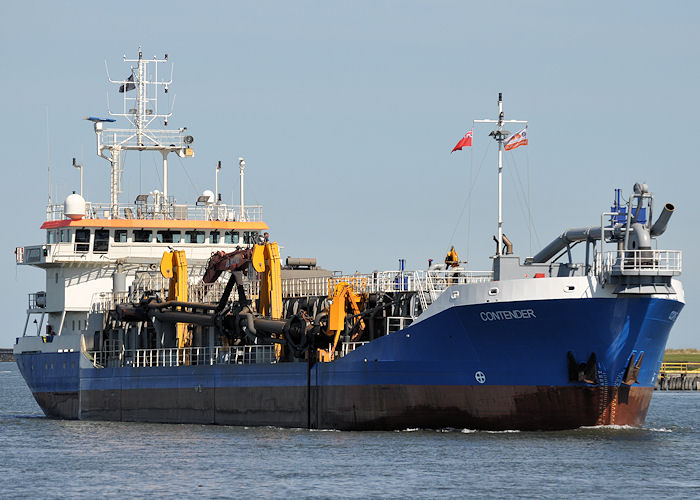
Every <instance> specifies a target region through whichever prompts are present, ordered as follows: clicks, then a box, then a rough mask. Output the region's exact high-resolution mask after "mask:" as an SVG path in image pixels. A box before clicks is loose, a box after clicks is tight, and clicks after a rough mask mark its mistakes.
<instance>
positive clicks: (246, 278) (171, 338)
mask: <svg viewBox="0 0 700 500" xmlns="http://www.w3.org/2000/svg"><path fill="white" fill-rule="evenodd" d="M124 62H125V63H126V64H128V65H129V66H130V69H131V73H130V75H129V77H128V78H126V79H122V80H112V79H111V78H110V77H109V74H108V80H109V82H110V84H112V85H114V87H115V89H117V88H118V92H119V94H120V97H121V98H122V99H123V109H122V110H118V111H121V112H115V113H111V114H110V116H111V117H110V118H100V117H88V118H87V119H88V120H89V121H90V122H92V124H93V127H94V131H95V133H96V137H97V155H98V156H100V157H101V158H103V159H105V160H106V161H108V162H109V164H110V200H109V203H103V204H101V203H95V202H88V201H86V200H85V199H84V198H83V196H82V194H83V193H82V186H81V193H75V192H74V193H72V194H70V195H68V196H67V197H66V199H65V201H64V203H59V204H52V203H51V199H50V198H49V206H48V208H47V211H46V220H45V221H44V223H43V224H42V226H41V228H42V230H43V231H45V232H46V242H45V243H41V244H38V245H32V246H24V247H17V249H16V260H17V264H18V265H22V266H27V265H28V266H34V267H37V268H39V269H42V270H44V271H45V274H46V286H45V290H42V291H38V292H34V293H30V294H29V307H28V309H27V318H26V322H25V328H24V332H23V333H22V335H21V336H19V337H18V338H17V339H16V343H15V345H14V348H13V352H14V355H15V357H16V361H17V365H18V367H19V370H20V371H21V373H22V375H23V377H24V379H25V380H26V383H27V385H28V386H29V389H30V390H31V392H32V394H33V396H34V398H35V399H36V401H37V403H38V404H39V406H40V407H41V409H42V410H43V412H44V413H45V415H46V416H47V417H51V418H59V419H81V420H109V421H137V422H162V423H166V422H174V423H195V424H221V425H243V426H279V427H294V428H308V429H339V430H396V429H406V428H425V429H436V428H438V429H439V428H456V429H464V428H467V429H485V430H504V429H519V430H556V429H573V428H578V427H581V426H598V425H625V426H642V425H643V423H644V420H645V417H646V414H647V410H648V408H649V404H650V401H651V397H652V393H653V389H654V385H655V383H656V380H657V378H658V373H659V369H660V364H661V361H662V356H663V352H664V347H665V345H666V342H667V339H668V336H669V333H670V331H671V328H672V326H673V324H674V322H675V321H676V319H677V317H678V315H679V313H680V311H681V310H682V308H683V306H684V293H683V286H682V284H681V282H680V281H679V279H678V276H679V275H680V273H681V268H682V253H681V251H680V250H662V249H659V243H658V240H659V237H660V236H662V234H663V233H664V232H665V231H666V229H667V226H668V223H669V220H670V218H671V216H672V214H673V212H674V210H675V207H674V206H673V204H671V203H666V204H664V205H663V206H661V207H658V206H657V205H655V202H654V199H655V198H654V195H653V193H652V192H651V191H650V189H649V187H648V186H647V185H645V184H643V183H636V184H634V188H633V190H632V192H631V194H630V195H629V198H628V199H626V200H625V199H623V197H622V193H621V190H619V189H617V190H615V191H614V193H615V195H614V197H613V200H612V202H611V204H610V206H606V207H601V208H602V211H601V217H600V220H599V221H594V222H599V224H596V225H593V226H589V227H581V228H574V229H568V230H566V231H564V232H563V233H562V234H561V235H559V236H558V237H556V238H555V239H553V241H552V242H551V243H550V244H548V245H547V246H546V247H545V248H543V249H542V250H541V251H539V252H538V253H536V254H535V255H533V256H531V257H526V258H522V257H520V256H517V255H515V254H514V253H513V247H512V244H511V243H510V241H509V240H508V238H507V236H506V235H505V234H504V232H503V218H502V189H501V185H502V170H503V163H502V162H503V154H504V151H505V150H506V149H507V145H508V144H509V141H512V139H513V137H514V134H511V133H510V132H508V131H507V130H506V128H505V127H507V126H510V125H512V124H515V125H521V124H525V126H527V122H525V121H518V120H506V119H505V117H504V112H503V100H502V96H501V94H499V97H498V115H497V116H496V118H495V119H493V120H475V121H474V123H486V124H491V125H492V126H493V130H492V131H491V133H490V134H489V137H490V139H489V140H495V141H496V142H497V144H498V218H497V231H498V232H497V236H495V237H494V238H495V240H496V245H495V253H494V255H492V256H491V258H492V268H491V269H490V270H488V271H472V270H468V269H467V268H466V267H465V266H464V265H463V264H464V263H463V262H460V261H459V257H458V256H457V253H456V252H455V251H454V249H453V250H451V251H450V252H449V253H448V255H447V257H446V259H445V263H442V262H440V263H435V264H431V265H430V266H429V267H428V268H427V269H421V270H415V271H411V270H407V269H405V265H404V262H403V261H400V264H399V268H398V269H395V270H389V271H373V272H371V273H367V274H359V273H356V274H354V275H349V276H344V275H342V274H340V273H335V272H331V271H328V270H325V269H323V268H321V267H320V266H319V265H317V262H316V260H315V259H314V258H287V259H286V261H285V262H284V263H283V262H282V259H281V257H280V253H279V250H280V248H279V245H278V243H277V242H275V241H270V240H269V234H268V230H269V228H268V226H267V224H266V223H265V222H264V221H263V217H262V207H261V206H251V205H246V204H245V200H244V171H245V167H246V165H245V160H244V159H243V158H240V159H239V169H240V200H239V201H240V203H236V204H234V203H233V201H232V203H231V204H225V203H223V202H222V200H221V196H220V195H219V192H218V191H219V190H218V176H217V186H216V189H215V191H214V192H211V191H205V192H204V193H203V194H202V195H201V196H199V197H198V199H197V200H196V202H195V203H194V204H186V203H178V202H177V201H176V200H175V199H174V197H173V196H171V194H170V192H169V190H168V156H169V155H171V154H175V155H177V156H178V157H180V158H183V159H188V158H192V157H194V149H193V142H194V138H193V137H192V136H191V135H189V132H188V130H187V129H186V128H184V127H182V128H177V129H172V128H168V126H167V122H168V119H169V118H170V115H171V114H172V110H169V111H167V112H165V111H162V110H161V109H160V108H158V98H159V96H161V97H162V94H163V93H165V92H167V91H168V88H169V86H170V85H171V83H172V78H171V79H170V80H163V79H160V80H159V77H158V75H162V74H167V71H160V72H158V70H157V69H158V67H161V65H164V64H168V58H167V55H166V56H165V57H162V58H156V57H154V58H153V59H147V58H144V57H143V55H142V51H141V49H140V48H139V53H138V57H137V58H134V59H127V58H126V56H125V57H124ZM118 118H121V119H123V120H126V121H128V123H129V126H128V127H127V128H121V129H120V128H112V127H115V126H116V125H114V122H115V120H116V119H118ZM521 139H522V135H521ZM126 151H140V152H143V151H151V152H159V153H161V154H162V183H163V184H162V189H160V190H158V189H156V190H153V191H150V192H148V193H144V194H140V195H138V196H137V197H136V199H135V201H134V202H133V203H122V202H121V201H120V199H119V193H120V191H121V184H120V183H121V178H122V173H123V162H122V160H123V156H124V153H125V152H126ZM74 164H75V165H76V167H78V168H80V165H79V164H77V163H75V160H74ZM216 172H217V175H218V168H217V170H216ZM81 174H82V170H81ZM159 187H160V186H159ZM577 245H581V247H579V249H578V251H579V252H578V253H582V252H580V251H581V250H584V249H585V252H583V253H584V254H585V259H584V258H582V261H581V262H579V261H576V260H575V259H574V257H573V255H574V254H573V253H572V248H574V247H575V246H577Z"/></svg>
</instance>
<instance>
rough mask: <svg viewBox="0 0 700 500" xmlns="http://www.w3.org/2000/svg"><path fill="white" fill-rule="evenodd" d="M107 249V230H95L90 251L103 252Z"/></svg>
mask: <svg viewBox="0 0 700 500" xmlns="http://www.w3.org/2000/svg"><path fill="white" fill-rule="evenodd" d="M107 250H109V230H108V229H97V230H95V242H94V243H93V244H92V251H93V252H98V253H105V252H107Z"/></svg>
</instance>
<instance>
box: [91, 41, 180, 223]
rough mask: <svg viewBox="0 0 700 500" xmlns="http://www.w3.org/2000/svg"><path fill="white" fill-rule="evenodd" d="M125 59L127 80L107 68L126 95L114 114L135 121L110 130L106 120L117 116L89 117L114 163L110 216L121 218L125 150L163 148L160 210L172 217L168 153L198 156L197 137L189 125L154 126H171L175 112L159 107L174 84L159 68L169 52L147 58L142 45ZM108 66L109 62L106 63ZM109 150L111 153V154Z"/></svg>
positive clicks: (103, 151) (99, 147)
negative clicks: (135, 54) (174, 127)
mask: <svg viewBox="0 0 700 500" xmlns="http://www.w3.org/2000/svg"><path fill="white" fill-rule="evenodd" d="M124 62H125V63H130V64H129V69H130V73H129V75H128V76H127V77H126V78H124V79H123V80H113V79H112V78H111V77H110V75H109V69H107V80H108V82H109V83H111V84H113V85H114V86H116V87H117V88H118V91H119V93H120V94H122V110H121V112H119V113H117V112H114V113H113V112H112V111H111V110H109V114H110V116H118V117H122V118H126V120H127V121H128V122H129V123H130V124H131V128H130V129H106V128H104V123H105V122H114V121H115V120H114V119H105V118H88V119H89V120H91V121H93V122H95V134H96V135H97V155H98V156H101V157H102V158H104V159H106V160H107V161H109V162H110V166H111V185H110V205H111V208H110V216H111V217H112V218H117V217H119V200H118V196H119V193H121V176H122V168H121V164H120V157H121V152H122V151H128V150H136V151H159V152H160V153H161V155H162V156H163V192H162V197H161V198H160V200H161V202H160V204H159V206H158V207H156V210H158V211H159V212H160V215H162V216H163V217H166V218H167V217H170V204H171V203H170V200H169V199H168V158H167V157H168V154H170V153H176V154H177V155H178V156H180V157H181V158H190V157H192V156H194V151H193V149H192V148H191V145H192V143H193V142H194V138H193V137H192V136H191V135H186V134H185V132H186V130H187V128H186V127H183V128H180V129H177V130H167V129H161V128H155V127H154V128H152V125H153V124H154V121H155V120H157V119H161V118H162V119H163V122H164V125H167V122H168V118H170V116H171V115H172V109H171V110H170V111H168V112H161V111H160V109H159V107H158V96H159V95H160V92H161V91H162V92H163V93H167V91H168V88H169V87H170V85H171V84H172V73H171V78H170V80H163V79H159V77H158V67H159V65H160V64H166V63H168V62H169V61H168V56H167V54H166V55H165V57H164V58H163V59H158V58H156V57H153V59H144V58H143V51H142V50H141V47H139V52H138V58H137V59H128V58H127V57H126V56H124ZM105 67H107V64H106V63H105ZM107 152H108V153H107Z"/></svg>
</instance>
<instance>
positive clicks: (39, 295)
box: [28, 292, 46, 309]
mask: <svg viewBox="0 0 700 500" xmlns="http://www.w3.org/2000/svg"><path fill="white" fill-rule="evenodd" d="M28 298H29V307H28V308H29V309H43V308H45V307H46V292H34V293H30V294H29V297H28Z"/></svg>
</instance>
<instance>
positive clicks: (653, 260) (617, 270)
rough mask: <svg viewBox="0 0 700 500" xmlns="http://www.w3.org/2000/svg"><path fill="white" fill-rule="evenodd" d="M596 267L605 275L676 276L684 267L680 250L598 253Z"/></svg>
mask: <svg viewBox="0 0 700 500" xmlns="http://www.w3.org/2000/svg"><path fill="white" fill-rule="evenodd" d="M596 267H597V269H598V270H599V272H601V273H603V274H619V275H632V276H643V275H644V276H676V275H679V274H680V273H681V270H682V267H683V253H682V252H681V251H680V250H622V251H617V250H615V251H609V252H605V253H598V254H597V255H596Z"/></svg>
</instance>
